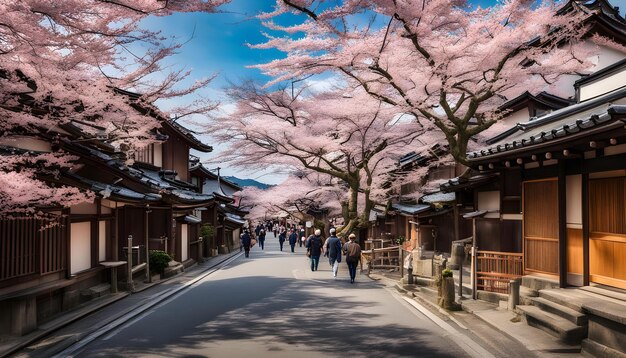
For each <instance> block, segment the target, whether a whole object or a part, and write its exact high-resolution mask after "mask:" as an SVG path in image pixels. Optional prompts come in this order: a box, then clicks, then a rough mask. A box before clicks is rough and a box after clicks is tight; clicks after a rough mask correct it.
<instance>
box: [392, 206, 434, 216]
mask: <svg viewBox="0 0 626 358" xmlns="http://www.w3.org/2000/svg"><path fill="white" fill-rule="evenodd" d="M391 207H392V208H393V209H394V210H397V211H399V212H400V215H404V216H414V215H417V214H419V213H422V212H425V211H427V210H429V209H430V205H423V204H392V205H391Z"/></svg>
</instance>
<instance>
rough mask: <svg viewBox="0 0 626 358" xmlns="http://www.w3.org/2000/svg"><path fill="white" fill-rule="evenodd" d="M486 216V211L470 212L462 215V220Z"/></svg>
mask: <svg viewBox="0 0 626 358" xmlns="http://www.w3.org/2000/svg"><path fill="white" fill-rule="evenodd" d="M485 214H487V210H477V211H472V212H471V213H467V214H463V219H475V218H481V217H483V216H485Z"/></svg>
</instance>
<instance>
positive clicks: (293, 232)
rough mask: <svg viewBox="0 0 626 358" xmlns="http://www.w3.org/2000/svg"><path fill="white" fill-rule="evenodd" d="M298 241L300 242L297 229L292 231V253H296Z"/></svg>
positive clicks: (290, 237)
mask: <svg viewBox="0 0 626 358" xmlns="http://www.w3.org/2000/svg"><path fill="white" fill-rule="evenodd" d="M298 241H300V240H298V233H296V230H295V229H293V230H291V235H289V246H291V252H294V249H295V247H296V243H297V242H298Z"/></svg>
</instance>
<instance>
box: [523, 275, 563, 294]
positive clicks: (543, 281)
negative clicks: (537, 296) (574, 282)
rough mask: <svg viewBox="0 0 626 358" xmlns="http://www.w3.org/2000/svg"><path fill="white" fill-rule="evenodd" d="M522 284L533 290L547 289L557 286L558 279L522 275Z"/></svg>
mask: <svg viewBox="0 0 626 358" xmlns="http://www.w3.org/2000/svg"><path fill="white" fill-rule="evenodd" d="M522 286H525V287H528V288H530V289H531V290H534V291H539V290H549V289H552V288H559V281H558V280H556V279H551V278H547V277H539V276H522Z"/></svg>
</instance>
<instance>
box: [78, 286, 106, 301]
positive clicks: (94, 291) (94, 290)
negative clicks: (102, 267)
mask: <svg viewBox="0 0 626 358" xmlns="http://www.w3.org/2000/svg"><path fill="white" fill-rule="evenodd" d="M110 292H111V285H110V284H108V283H101V284H99V285H96V286H93V287H89V288H88V289H86V290H84V291H82V292H81V294H82V295H83V296H88V297H90V298H96V297H102V296H104V295H107V294H109V293H110Z"/></svg>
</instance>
